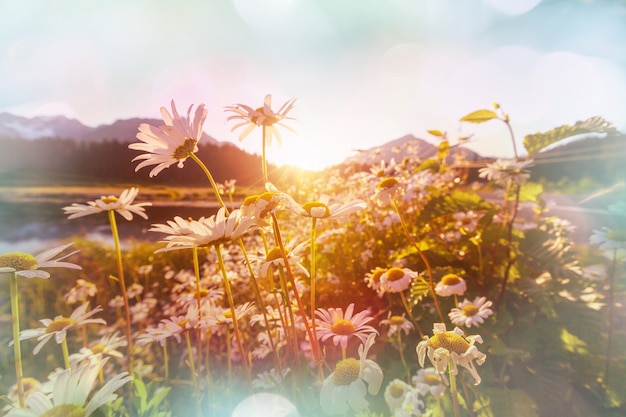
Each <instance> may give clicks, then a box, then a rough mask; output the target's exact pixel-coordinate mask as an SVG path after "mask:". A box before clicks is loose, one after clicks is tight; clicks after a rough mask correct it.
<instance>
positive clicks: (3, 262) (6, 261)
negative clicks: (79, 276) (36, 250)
mask: <svg viewBox="0 0 626 417" xmlns="http://www.w3.org/2000/svg"><path fill="white" fill-rule="evenodd" d="M70 246H72V243H68V244H67V245H61V246H57V247H55V248H52V249H48V250H47V251H44V252H41V253H40V254H38V255H31V254H30V253H23V252H11V253H5V254H3V255H0V268H2V267H7V268H13V269H15V271H16V272H15V273H16V274H17V275H18V276H20V277H24V278H44V279H47V278H50V274H49V273H48V272H47V271H42V270H41V269H40V268H69V269H82V268H81V267H80V266H78V265H76V264H73V263H70V262H61V261H62V260H63V259H65V258H67V257H69V256H72V255H74V254H75V253H78V252H79V251H77V250H75V251H74V252H71V253H68V254H67V255H64V256H62V257H60V258H57V259H52V258H54V257H55V256H57V255H58V254H60V253H61V252H63V251H64V250H65V249H67V248H69V247H70Z"/></svg>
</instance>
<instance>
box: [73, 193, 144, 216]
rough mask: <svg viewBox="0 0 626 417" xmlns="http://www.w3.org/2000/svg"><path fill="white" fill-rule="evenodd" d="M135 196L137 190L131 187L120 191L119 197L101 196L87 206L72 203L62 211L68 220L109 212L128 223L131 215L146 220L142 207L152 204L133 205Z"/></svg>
mask: <svg viewBox="0 0 626 417" xmlns="http://www.w3.org/2000/svg"><path fill="white" fill-rule="evenodd" d="M137 194H139V189H138V188H135V187H132V188H129V189H126V190H124V191H122V193H121V194H120V196H119V197H116V196H113V195H109V196H102V197H100V198H99V199H97V200H95V201H88V202H87V204H78V203H72V205H71V206H67V207H63V211H64V212H65V214H69V216H68V217H67V218H68V219H76V218H78V217H84V216H90V215H92V214H97V213H102V212H108V211H111V210H114V211H116V212H117V213H118V214H119V215H121V216H122V217H123V218H125V219H126V220H128V221H130V220H132V219H133V214H136V215H138V216H141V217H143V218H144V219H147V218H148V216H147V215H146V213H145V209H144V207H145V206H151V205H152V203H138V204H133V201H134V200H135V198H136V197H137Z"/></svg>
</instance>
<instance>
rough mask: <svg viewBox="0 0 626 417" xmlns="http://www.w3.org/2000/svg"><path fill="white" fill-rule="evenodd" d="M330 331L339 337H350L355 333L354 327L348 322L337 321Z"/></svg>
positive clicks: (343, 320) (344, 320)
mask: <svg viewBox="0 0 626 417" xmlns="http://www.w3.org/2000/svg"><path fill="white" fill-rule="evenodd" d="M330 331H331V332H333V333H335V334H339V335H344V336H345V335H351V334H353V333H354V332H355V331H356V327H354V324H352V322H351V321H350V320H346V319H339V320H337V321H336V322H334V323H333V325H332V326H331V327H330Z"/></svg>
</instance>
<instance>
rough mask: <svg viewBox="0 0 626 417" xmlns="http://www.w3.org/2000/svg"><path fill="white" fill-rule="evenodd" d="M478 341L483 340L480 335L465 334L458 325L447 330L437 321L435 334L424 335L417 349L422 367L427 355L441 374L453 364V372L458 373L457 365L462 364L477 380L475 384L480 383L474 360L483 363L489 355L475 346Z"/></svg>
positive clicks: (434, 327)
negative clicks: (451, 329)
mask: <svg viewBox="0 0 626 417" xmlns="http://www.w3.org/2000/svg"><path fill="white" fill-rule="evenodd" d="M476 342H478V343H482V342H483V339H482V337H480V335H474V336H465V335H464V333H463V330H461V329H459V328H458V327H455V328H454V330H453V331H446V325H445V324H444V323H435V324H434V326H433V335H432V336H431V337H428V336H424V339H423V340H422V341H421V342H419V343H418V344H417V347H416V348H415V351H416V352H417V359H418V361H419V364H420V366H421V367H424V359H425V358H426V356H427V355H428V359H430V362H431V363H432V364H433V366H434V367H435V369H436V370H437V372H438V373H440V374H442V373H444V372H446V370H447V369H448V365H449V364H451V366H452V372H453V373H454V375H456V374H457V373H458V368H457V365H461V366H463V367H464V368H466V369H467V370H469V372H470V374H471V375H472V377H474V380H475V381H476V383H475V385H478V384H480V381H481V379H480V376H479V375H478V371H476V367H475V366H474V362H473V361H474V360H476V363H477V364H478V365H482V364H483V363H484V362H485V359H486V358H487V355H485V354H484V353H482V352H480V351H478V348H477V347H476V346H475V343H476Z"/></svg>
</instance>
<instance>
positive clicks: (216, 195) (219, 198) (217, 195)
mask: <svg viewBox="0 0 626 417" xmlns="http://www.w3.org/2000/svg"><path fill="white" fill-rule="evenodd" d="M189 157H190V158H191V159H193V160H194V162H195V163H197V164H198V165H199V166H200V169H202V171H203V172H204V175H206V177H207V178H208V179H209V182H210V183H211V188H213V193H214V194H215V198H217V202H218V203H219V204H220V206H221V207H224V210H226V215H228V213H229V211H228V207H226V204H224V200H222V196H221V195H220V191H219V190H218V189H217V184H216V183H215V180H214V179H213V175H211V171H209V169H208V168H207V167H206V165H204V162H202V160H201V159H200V158H198V157H197V156H196V154H195V153H190V154H189Z"/></svg>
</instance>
